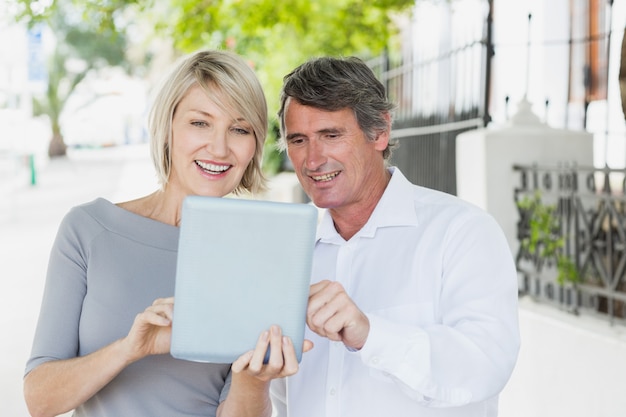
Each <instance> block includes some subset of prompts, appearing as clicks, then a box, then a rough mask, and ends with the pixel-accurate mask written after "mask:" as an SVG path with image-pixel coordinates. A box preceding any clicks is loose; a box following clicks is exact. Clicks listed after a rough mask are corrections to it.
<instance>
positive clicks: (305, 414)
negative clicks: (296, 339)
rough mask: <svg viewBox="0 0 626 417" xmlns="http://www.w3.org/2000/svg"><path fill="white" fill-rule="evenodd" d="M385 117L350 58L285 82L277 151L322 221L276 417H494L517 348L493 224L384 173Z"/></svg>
mask: <svg viewBox="0 0 626 417" xmlns="http://www.w3.org/2000/svg"><path fill="white" fill-rule="evenodd" d="M392 107H393V106H392V105H391V104H390V103H389V102H388V101H387V99H386V97H385V91H384V87H383V86H382V84H381V83H380V82H379V81H378V80H377V79H376V78H375V76H374V74H373V73H372V72H371V71H370V69H369V68H368V67H367V66H366V65H365V64H364V63H363V62H362V61H360V60H359V59H357V58H347V59H335V58H319V59H314V60H311V61H309V62H307V63H305V64H303V65H301V66H300V67H298V68H296V69H295V70H294V71H293V72H291V73H290V74H289V75H287V76H286V77H285V79H284V85H283V90H282V93H281V107H280V111H279V117H280V122H281V133H282V138H281V141H282V143H283V146H284V147H285V148H286V150H287V153H288V156H289V158H290V160H291V162H292V164H293V166H294V169H295V171H296V174H297V176H298V179H299V181H300V183H301V185H302V187H303V188H304V190H305V192H306V193H307V194H308V195H309V197H310V198H311V199H312V201H313V202H314V203H315V205H317V206H318V207H321V208H326V209H327V210H326V212H325V214H324V217H323V218H322V220H321V223H320V226H319V229H318V237H317V239H318V240H317V243H316V247H315V257H314V262H313V274H312V286H311V291H310V297H309V307H308V311H307V324H308V326H309V329H308V330H307V335H306V338H308V339H311V340H312V341H313V342H314V348H313V349H312V350H311V351H310V352H308V353H307V354H305V355H304V357H303V359H302V362H301V364H300V365H301V367H300V371H299V372H298V373H297V374H296V375H294V376H292V377H289V378H287V379H283V380H276V381H274V382H273V385H272V399H273V401H274V404H275V407H276V409H277V413H278V416H280V417H283V416H292V417H309V416H310V417H322V416H325V417H346V416H348V417H351V416H358V417H367V416H376V417H380V416H393V417H402V416H412V417H414V416H446V417H452V416H462V417H474V416H481V417H486V416H496V415H497V402H498V394H499V392H500V391H501V390H502V388H503V387H504V386H505V384H506V382H507V381H508V379H509V377H510V375H511V372H512V370H513V367H514V365H515V362H516V359H517V354H518V349H519V330H518V321H517V278H516V271H515V266H514V263H513V260H512V256H511V253H510V250H509V248H508V245H507V242H506V240H505V238H504V235H503V233H502V232H501V230H500V228H499V227H498V225H497V224H496V222H495V221H494V220H493V218H492V217H491V216H489V215H488V214H486V213H485V212H483V211H481V210H480V209H478V208H476V207H474V206H471V205H470V204H467V203H465V202H463V201H461V200H459V199H457V198H456V197H453V196H451V195H448V194H445V193H441V192H437V191H433V190H429V189H426V188H422V187H418V186H415V185H413V184H411V183H410V182H409V181H408V180H407V179H406V178H405V177H404V176H403V175H402V173H401V172H400V171H399V170H398V169H397V168H393V167H388V166H387V160H388V158H389V156H390V130H391V110H392Z"/></svg>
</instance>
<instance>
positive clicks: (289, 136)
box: [285, 132, 304, 140]
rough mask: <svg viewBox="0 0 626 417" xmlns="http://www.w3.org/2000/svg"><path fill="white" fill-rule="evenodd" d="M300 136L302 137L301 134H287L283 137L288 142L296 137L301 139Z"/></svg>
mask: <svg viewBox="0 0 626 417" xmlns="http://www.w3.org/2000/svg"><path fill="white" fill-rule="evenodd" d="M301 136H304V135H303V134H302V133H297V132H296V133H290V134H288V135H287V136H286V137H285V139H287V140H290V139H294V138H298V137H301Z"/></svg>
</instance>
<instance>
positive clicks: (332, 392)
mask: <svg viewBox="0 0 626 417" xmlns="http://www.w3.org/2000/svg"><path fill="white" fill-rule="evenodd" d="M336 393H337V391H335V389H334V388H331V389H330V392H329V394H330V395H331V396H333V395H335V394H336Z"/></svg>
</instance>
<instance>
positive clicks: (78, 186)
mask: <svg viewBox="0 0 626 417" xmlns="http://www.w3.org/2000/svg"><path fill="white" fill-rule="evenodd" d="M17 159H19V158H17ZM4 162H6V161H4ZM5 165H6V164H5ZM22 165H26V164H25V163H24V161H22V160H18V162H17V163H14V164H13V166H14V168H15V169H11V170H4V171H2V172H1V173H0V265H1V269H0V270H1V271H2V272H1V274H0V294H2V295H3V297H2V298H3V300H2V303H0V325H1V326H2V327H1V328H2V329H3V332H2V333H3V336H2V338H1V340H2V347H1V352H2V354H1V355H0V404H1V405H0V409H1V410H2V411H1V412H0V414H1V415H2V416H7V417H28V415H29V414H28V412H27V410H26V405H25V403H24V399H23V394H22V377H23V373H24V366H25V363H26V360H27V359H28V355H29V353H30V347H31V343H32V338H33V334H34V330H35V325H36V321H37V316H38V313H39V304H40V302H41V296H42V293H43V287H44V281H45V275H46V266H47V262H48V254H49V251H50V248H51V245H52V242H53V240H54V237H55V235H56V231H57V228H58V225H59V222H60V221H61V219H62V217H63V216H64V215H65V213H67V211H68V210H69V209H70V208H71V207H73V206H75V205H77V204H81V203H83V202H87V201H91V200H93V199H95V198H96V197H104V198H107V199H109V200H111V201H113V202H119V201H123V200H129V199H132V198H136V197H139V196H142V195H145V194H148V193H150V192H152V191H153V190H155V189H156V187H157V182H156V177H155V176H154V174H153V173H154V169H153V168H152V164H151V162H150V160H149V151H148V147H147V145H130V146H124V147H115V148H102V149H83V150H70V151H69V153H68V156H67V157H66V158H62V159H54V160H51V161H46V162H45V163H42V164H40V166H38V167H37V169H36V170H35V171H34V172H35V174H36V175H35V184H32V179H31V171H30V170H29V169H28V168H25V167H24V166H22Z"/></svg>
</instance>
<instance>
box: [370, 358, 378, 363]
mask: <svg viewBox="0 0 626 417" xmlns="http://www.w3.org/2000/svg"><path fill="white" fill-rule="evenodd" d="M371 362H372V364H373V365H378V362H379V360H378V358H376V357H374V358H372V361H371Z"/></svg>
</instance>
